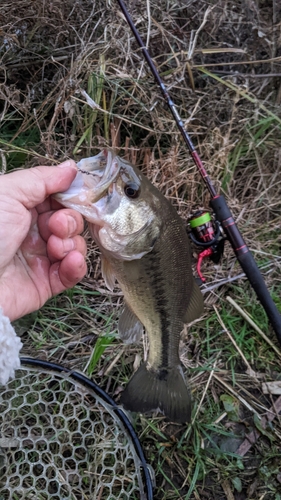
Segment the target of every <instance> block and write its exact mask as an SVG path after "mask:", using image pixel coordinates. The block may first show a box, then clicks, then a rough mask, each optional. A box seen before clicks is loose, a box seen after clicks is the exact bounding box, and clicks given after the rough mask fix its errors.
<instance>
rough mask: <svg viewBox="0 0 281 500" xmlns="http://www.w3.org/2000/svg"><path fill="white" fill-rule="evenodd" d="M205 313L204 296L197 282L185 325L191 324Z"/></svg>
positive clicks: (185, 317) (194, 284) (185, 318)
mask: <svg viewBox="0 0 281 500" xmlns="http://www.w3.org/2000/svg"><path fill="white" fill-rule="evenodd" d="M203 311H204V303H203V295H202V293H201V290H200V288H199V286H198V285H197V283H196V282H195V280H194V281H193V290H192V294H191V297H190V301H189V303H188V308H187V311H186V313H185V316H184V319H183V320H184V322H185V323H191V321H194V320H195V319H197V318H200V316H201V315H202V314H203Z"/></svg>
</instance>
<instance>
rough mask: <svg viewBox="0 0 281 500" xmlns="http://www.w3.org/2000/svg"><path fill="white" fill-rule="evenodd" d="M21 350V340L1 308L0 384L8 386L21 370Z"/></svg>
mask: <svg viewBox="0 0 281 500" xmlns="http://www.w3.org/2000/svg"><path fill="white" fill-rule="evenodd" d="M21 348H22V342H21V340H20V338H19V337H18V336H17V335H16V332H15V330H14V328H13V327H12V325H11V323H10V320H9V318H7V316H4V315H3V312H2V309H1V308H0V384H2V385H5V384H7V382H8V380H9V378H13V377H14V376H15V370H16V369H18V368H20V358H19V352H20V350H21Z"/></svg>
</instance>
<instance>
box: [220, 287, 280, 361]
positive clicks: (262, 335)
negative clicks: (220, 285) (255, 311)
mask: <svg viewBox="0 0 281 500" xmlns="http://www.w3.org/2000/svg"><path fill="white" fill-rule="evenodd" d="M226 300H227V301H228V302H229V303H230V304H231V305H232V306H233V307H234V308H235V309H236V310H237V311H238V312H239V313H240V314H241V316H242V317H243V318H244V319H245V320H246V321H248V323H249V324H250V325H251V326H252V327H253V328H254V329H255V330H256V332H258V333H259V334H260V335H261V337H262V338H263V339H264V340H265V341H266V342H267V343H268V344H269V345H270V347H271V348H272V349H273V350H274V351H275V352H276V354H277V355H278V356H279V358H281V352H280V351H279V349H278V348H277V347H276V345H274V344H273V342H272V341H271V340H270V339H269V338H268V337H267V336H266V335H265V333H263V331H262V330H261V329H260V328H259V327H258V326H257V325H256V323H255V322H254V321H253V320H252V318H250V316H249V315H248V314H247V313H246V312H245V311H244V310H243V309H241V307H240V306H238V304H237V303H236V302H235V300H233V299H232V298H231V297H229V296H227V297H226Z"/></svg>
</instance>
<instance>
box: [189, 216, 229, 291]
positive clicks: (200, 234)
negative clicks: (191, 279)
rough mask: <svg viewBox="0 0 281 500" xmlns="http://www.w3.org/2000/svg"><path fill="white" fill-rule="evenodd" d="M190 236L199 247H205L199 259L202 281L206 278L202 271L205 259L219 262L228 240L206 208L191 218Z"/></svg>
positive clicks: (198, 267) (198, 266)
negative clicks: (208, 258)
mask: <svg viewBox="0 0 281 500" xmlns="http://www.w3.org/2000/svg"><path fill="white" fill-rule="evenodd" d="M188 222H189V227H190V231H189V236H190V239H191V240H192V241H193V243H195V245H197V246H198V247H201V248H204V250H202V251H201V252H200V253H199V255H198V259H197V266H196V268H197V273H198V276H199V278H200V280H201V281H202V282H205V281H206V279H205V278H204V276H203V275H202V273H201V265H202V261H203V259H205V258H207V257H210V259H211V260H212V261H213V262H214V263H215V264H218V263H219V261H220V259H221V257H222V255H223V251H224V242H225V240H226V238H225V236H224V235H223V233H222V228H221V226H220V223H219V222H218V221H217V220H214V219H213V218H212V217H211V215H210V213H209V212H207V211H206V210H197V211H196V212H195V213H194V214H193V215H192V216H191V217H190V218H189V221H188Z"/></svg>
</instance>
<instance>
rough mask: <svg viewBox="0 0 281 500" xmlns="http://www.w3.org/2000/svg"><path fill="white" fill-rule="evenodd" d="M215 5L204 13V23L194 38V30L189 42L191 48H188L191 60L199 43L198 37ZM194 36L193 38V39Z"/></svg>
mask: <svg viewBox="0 0 281 500" xmlns="http://www.w3.org/2000/svg"><path fill="white" fill-rule="evenodd" d="M213 8H214V7H208V8H207V10H206V12H205V14H204V18H203V21H202V23H201V24H200V26H199V28H198V30H197V31H196V33H195V35H194V38H193V32H192V36H191V38H190V42H189V49H188V56H187V58H188V60H189V61H190V59H191V58H192V56H193V52H194V50H195V46H196V43H197V38H198V35H199V33H200V31H201V30H202V29H203V28H204V26H205V24H206V22H207V19H208V15H209V14H210V12H211V11H212V10H213ZM192 38H193V40H192Z"/></svg>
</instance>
